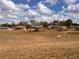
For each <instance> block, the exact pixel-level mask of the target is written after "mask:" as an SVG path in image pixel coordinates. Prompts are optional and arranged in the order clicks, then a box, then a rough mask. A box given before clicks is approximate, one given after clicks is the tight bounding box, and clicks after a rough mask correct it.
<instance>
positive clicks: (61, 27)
mask: <svg viewBox="0 0 79 59" xmlns="http://www.w3.org/2000/svg"><path fill="white" fill-rule="evenodd" d="M56 29H57V30H58V31H67V27H66V26H58V27H57V28H56Z"/></svg>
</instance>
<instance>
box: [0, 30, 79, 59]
mask: <svg viewBox="0 0 79 59" xmlns="http://www.w3.org/2000/svg"><path fill="white" fill-rule="evenodd" d="M58 35H61V37H57V36H58ZM0 59H79V34H78V32H77V33H69V32H57V31H53V30H51V31H48V32H33V33H32V32H31V33H27V32H24V31H0Z"/></svg>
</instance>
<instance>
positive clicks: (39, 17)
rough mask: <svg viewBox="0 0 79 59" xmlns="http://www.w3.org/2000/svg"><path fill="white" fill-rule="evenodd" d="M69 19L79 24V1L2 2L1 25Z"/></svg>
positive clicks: (19, 0) (31, 0) (16, 0)
mask: <svg viewBox="0 0 79 59" xmlns="http://www.w3.org/2000/svg"><path fill="white" fill-rule="evenodd" d="M67 19H72V21H73V22H75V23H79V0H0V23H5V22H8V23H11V22H15V23H18V22H20V21H30V20H36V21H48V22H52V21H53V20H59V21H62V20H67Z"/></svg>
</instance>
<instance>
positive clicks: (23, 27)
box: [14, 25, 26, 30]
mask: <svg viewBox="0 0 79 59" xmlns="http://www.w3.org/2000/svg"><path fill="white" fill-rule="evenodd" d="M14 29H15V30H26V27H25V26H20V25H18V26H15V27H14Z"/></svg>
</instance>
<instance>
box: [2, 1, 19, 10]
mask: <svg viewBox="0 0 79 59" xmlns="http://www.w3.org/2000/svg"><path fill="white" fill-rule="evenodd" d="M0 3H1V4H3V6H4V7H5V8H9V9H14V10H18V8H16V5H15V4H14V3H13V2H12V1H11V0H1V1H0Z"/></svg>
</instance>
